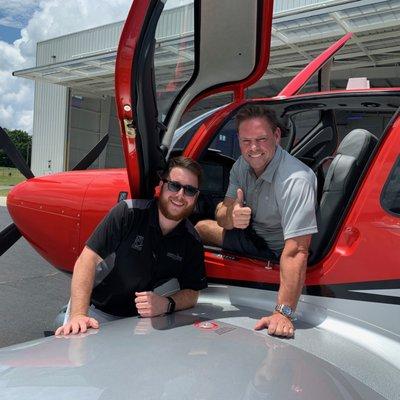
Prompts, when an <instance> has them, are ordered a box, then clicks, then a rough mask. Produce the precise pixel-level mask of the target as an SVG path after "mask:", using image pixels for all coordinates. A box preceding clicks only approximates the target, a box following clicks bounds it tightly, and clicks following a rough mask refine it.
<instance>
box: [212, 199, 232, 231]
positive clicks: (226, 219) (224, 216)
mask: <svg viewBox="0 0 400 400" xmlns="http://www.w3.org/2000/svg"><path fill="white" fill-rule="evenodd" d="M232 209H233V204H231V205H226V204H224V203H223V202H222V203H219V204H218V206H217V209H216V212H215V219H216V220H217V223H218V225H219V226H221V227H222V228H224V229H227V230H229V229H233V220H232Z"/></svg>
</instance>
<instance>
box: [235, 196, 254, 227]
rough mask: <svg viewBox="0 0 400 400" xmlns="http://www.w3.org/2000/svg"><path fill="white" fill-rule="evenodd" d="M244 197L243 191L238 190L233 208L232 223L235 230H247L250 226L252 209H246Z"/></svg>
mask: <svg viewBox="0 0 400 400" xmlns="http://www.w3.org/2000/svg"><path fill="white" fill-rule="evenodd" d="M243 204H244V195H243V190H242V189H238V190H237V194H236V200H235V202H234V203H233V208H232V223H233V227H234V228H238V229H246V228H247V227H248V226H249V224H250V218H251V208H250V207H244V206H243Z"/></svg>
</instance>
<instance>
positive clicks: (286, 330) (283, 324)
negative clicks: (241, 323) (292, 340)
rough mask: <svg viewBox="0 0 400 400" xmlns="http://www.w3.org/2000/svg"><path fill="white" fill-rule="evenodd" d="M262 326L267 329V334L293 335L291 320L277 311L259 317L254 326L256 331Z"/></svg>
mask: <svg viewBox="0 0 400 400" xmlns="http://www.w3.org/2000/svg"><path fill="white" fill-rule="evenodd" d="M264 328H266V329H268V334H269V335H275V336H285V337H292V336H293V335H294V326H293V322H292V321H291V320H290V319H289V318H287V317H285V316H284V315H282V314H280V313H278V312H277V313H274V314H272V315H270V316H269V317H263V318H261V319H260V320H259V321H258V322H257V324H256V325H255V327H254V329H255V330H256V331H259V330H261V329H264Z"/></svg>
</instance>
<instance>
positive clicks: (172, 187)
mask: <svg viewBox="0 0 400 400" xmlns="http://www.w3.org/2000/svg"><path fill="white" fill-rule="evenodd" d="M161 180H162V181H163V182H164V183H166V184H167V185H168V190H169V191H171V192H175V193H177V192H179V191H180V190H181V189H182V188H183V193H185V196H189V197H194V196H196V194H197V193H199V192H200V190H199V189H197V188H195V187H194V186H192V185H182V184H181V183H179V182H176V181H170V180H169V179H161Z"/></svg>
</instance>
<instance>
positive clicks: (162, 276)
mask: <svg viewBox="0 0 400 400" xmlns="http://www.w3.org/2000/svg"><path fill="white" fill-rule="evenodd" d="M86 245H87V246H88V247H89V248H91V249H92V250H93V251H95V252H96V253H97V254H98V255H99V256H100V257H101V258H102V259H103V260H104V262H102V263H101V264H99V265H98V266H97V267H96V277H95V286H94V288H93V291H92V296H91V301H92V304H94V305H95V306H96V308H98V309H100V310H102V311H104V312H106V313H109V314H112V315H117V316H122V317H127V316H132V315H137V309H136V306H135V292H142V291H149V290H153V289H154V288H156V287H157V286H160V285H161V284H163V283H165V282H167V281H168V280H170V279H172V278H177V279H178V281H179V284H180V288H181V290H182V289H193V290H201V289H204V288H206V287H207V282H206V278H205V271H204V252H203V246H202V243H201V241H200V237H199V236H198V234H197V232H196V230H195V229H194V227H193V225H192V224H191V223H190V222H189V221H188V220H186V219H185V220H182V221H181V222H180V223H179V224H178V225H177V226H176V227H175V228H174V229H173V230H172V231H171V232H169V233H168V234H167V235H163V234H162V232H161V229H160V225H159V221H158V207H157V201H156V200H129V201H121V202H120V203H118V204H117V205H116V206H115V207H114V208H112V209H111V211H110V212H109V213H108V214H107V215H106V216H105V217H104V219H103V220H102V221H101V223H100V224H99V225H98V227H97V228H96V230H95V231H94V232H93V234H92V235H91V236H90V238H89V239H88V241H87V243H86Z"/></svg>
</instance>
